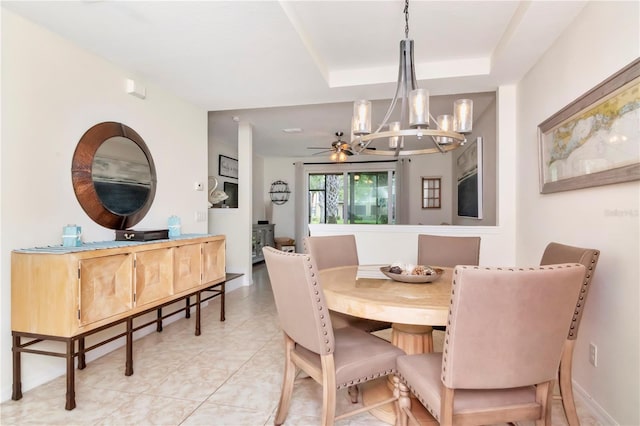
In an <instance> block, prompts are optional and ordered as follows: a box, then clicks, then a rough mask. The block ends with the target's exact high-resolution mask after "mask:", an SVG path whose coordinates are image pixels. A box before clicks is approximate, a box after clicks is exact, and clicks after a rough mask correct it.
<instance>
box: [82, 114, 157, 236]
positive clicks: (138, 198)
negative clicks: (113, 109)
mask: <svg viewBox="0 0 640 426" xmlns="http://www.w3.org/2000/svg"><path fill="white" fill-rule="evenodd" d="M71 178H72V180H73V189H74V191H75V194H76V198H77V199H78V202H79V203H80V205H81V206H82V208H83V210H84V211H85V212H86V213H87V215H89V217H90V218H91V219H93V220H94V221H95V222H96V223H98V224H99V225H102V226H104V227H106V228H110V229H127V228H130V227H132V226H133V225H135V224H136V223H138V222H140V221H141V220H142V218H143V217H144V215H145V214H146V213H147V212H148V211H149V208H150V207H151V203H152V202H153V198H154V196H155V192H156V170H155V166H154V164H153V159H152V158H151V154H150V153H149V149H148V148H147V145H146V144H145V143H144V140H143V139H142V138H141V137H140V135H138V134H137V133H136V132H135V131H134V130H133V129H131V128H130V127H128V126H126V125H124V124H122V123H116V122H104V123H99V124H96V125H95V126H93V127H92V128H90V129H89V130H87V132H86V133H85V134H84V135H83V136H82V138H80V142H78V146H77V147H76V150H75V152H74V154H73V163H72V166H71Z"/></svg>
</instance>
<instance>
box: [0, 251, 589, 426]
mask: <svg viewBox="0 0 640 426" xmlns="http://www.w3.org/2000/svg"><path fill="white" fill-rule="evenodd" d="M254 282H255V285H253V286H250V287H242V288H240V289H238V290H235V291H232V292H230V293H228V294H227V315H226V321H225V322H219V307H220V305H219V304H220V302H219V299H218V298H216V299H214V300H213V301H211V302H210V303H209V306H208V307H206V308H205V309H203V314H202V335H201V336H199V337H196V336H194V334H193V333H194V321H195V318H194V317H193V316H192V317H191V319H184V318H181V319H179V320H177V321H176V322H174V323H172V324H170V325H168V326H166V327H165V328H164V331H163V332H161V333H155V332H154V333H151V334H149V335H147V336H145V337H143V338H141V339H139V340H136V341H135V342H134V372H135V373H134V374H133V375H132V376H129V377H126V376H124V358H125V357H124V348H120V349H117V350H115V351H113V352H111V353H109V354H107V355H105V356H103V357H101V358H98V359H96V360H94V361H91V362H89V363H88V364H87V368H86V369H84V370H76V403H77V407H76V408H75V409H74V410H71V411H67V410H65V409H64V403H65V399H64V393H65V380H66V379H65V377H64V376H62V377H58V378H57V379H54V380H52V381H51V382H49V383H46V384H43V385H41V386H39V387H37V388H35V389H32V390H30V391H27V392H25V393H24V396H23V398H22V399H21V400H20V401H7V402H5V403H3V404H2V405H0V424H2V425H27V424H31V425H185V426H188V425H232V426H242V425H247V426H254V425H271V424H273V419H274V416H275V411H276V407H277V404H278V399H279V396H280V384H281V374H282V364H283V352H282V335H281V333H280V330H279V328H278V321H277V313H276V309H275V306H274V303H273V296H272V293H271V289H270V286H269V281H268V277H267V274H266V268H265V267H264V264H259V265H256V266H255V267H254ZM436 338H437V336H436ZM437 345H438V342H437V341H436V347H437ZM321 399H322V396H321V389H320V386H319V385H317V384H316V383H315V382H314V381H313V380H312V379H310V378H308V377H300V378H298V379H297V380H296V385H295V388H294V394H293V399H292V404H291V408H290V410H289V415H288V417H287V421H286V425H318V424H319V423H320V417H319V415H320V409H321V406H322V401H321ZM350 405H351V404H350V403H349V402H348V400H347V396H346V392H343V393H342V394H341V397H340V398H339V404H338V408H337V412H338V413H340V412H342V411H344V409H345V408H348V407H349V406H350ZM579 408H580V407H579ZM581 411H582V410H581ZM579 414H583V413H581V412H579ZM581 421H582V424H583V425H593V424H596V422H595V420H594V419H593V418H591V417H589V416H587V415H583V416H582V417H581ZM384 424H385V423H383V422H381V421H379V420H377V419H376V418H374V417H373V416H372V415H370V414H369V413H362V414H360V415H357V416H354V417H351V418H348V419H345V420H342V421H340V422H337V425H363V426H364V425H367V426H377V425H384ZM553 424H558V425H565V424H566V420H565V418H564V415H563V413H562V408H561V406H560V404H559V402H558V401H555V402H554V406H553Z"/></svg>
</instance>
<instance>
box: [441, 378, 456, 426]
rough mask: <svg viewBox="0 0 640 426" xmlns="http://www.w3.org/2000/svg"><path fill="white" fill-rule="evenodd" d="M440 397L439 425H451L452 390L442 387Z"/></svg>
mask: <svg viewBox="0 0 640 426" xmlns="http://www.w3.org/2000/svg"><path fill="white" fill-rule="evenodd" d="M441 395H442V396H441V397H440V425H441V426H451V425H453V395H454V390H453V389H451V388H448V387H446V386H444V385H442V393H441Z"/></svg>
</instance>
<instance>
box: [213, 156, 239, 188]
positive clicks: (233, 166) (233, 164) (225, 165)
mask: <svg viewBox="0 0 640 426" xmlns="http://www.w3.org/2000/svg"><path fill="white" fill-rule="evenodd" d="M218 174H219V175H220V176H225V177H230V178H234V179H238V160H236V159H235V158H231V157H227V156H224V155H220V156H218ZM225 192H227V191H226V189H225Z"/></svg>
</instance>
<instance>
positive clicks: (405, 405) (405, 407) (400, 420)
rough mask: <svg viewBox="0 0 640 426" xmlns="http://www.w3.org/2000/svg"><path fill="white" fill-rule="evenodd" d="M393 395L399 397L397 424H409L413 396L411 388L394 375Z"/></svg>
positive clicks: (397, 401) (396, 403)
mask: <svg viewBox="0 0 640 426" xmlns="http://www.w3.org/2000/svg"><path fill="white" fill-rule="evenodd" d="M393 396H394V397H395V398H397V400H396V402H395V406H396V426H407V425H408V424H409V416H408V414H407V413H408V412H410V411H411V397H410V394H409V388H407V386H406V385H405V384H404V383H402V382H401V381H400V379H399V378H398V377H396V376H393Z"/></svg>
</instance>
